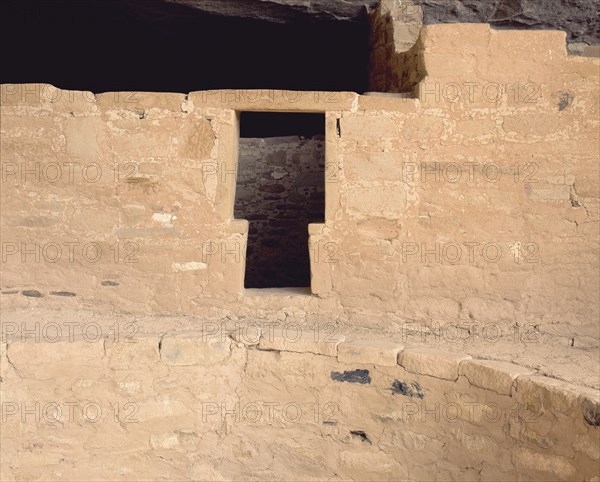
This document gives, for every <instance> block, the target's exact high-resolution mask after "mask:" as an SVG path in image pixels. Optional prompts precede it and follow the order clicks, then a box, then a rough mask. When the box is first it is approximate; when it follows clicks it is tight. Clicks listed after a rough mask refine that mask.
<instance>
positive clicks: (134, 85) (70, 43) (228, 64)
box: [0, 0, 369, 93]
mask: <svg viewBox="0 0 600 482" xmlns="http://www.w3.org/2000/svg"><path fill="white" fill-rule="evenodd" d="M0 19H1V20H0V27H1V28H0V39H1V42H2V45H3V46H4V48H3V52H2V74H0V83H25V82H29V83H51V84H53V85H55V86H57V87H60V88H62V89H72V90H90V91H92V92H95V93H99V92H108V91H155V92H181V93H187V92H191V91H196V90H205V89H289V90H304V91H310V90H324V91H355V92H364V91H366V90H367V64H368V41H369V25H368V20H367V16H366V13H365V17H364V21H356V22H342V21H335V20H329V21H328V20H319V21H314V22H311V21H310V19H307V18H299V19H298V20H297V21H294V22H292V23H290V24H285V25H283V24H276V23H271V22H266V21H260V20H252V19H240V18H233V17H218V16H210V15H207V14H202V13H200V12H198V11H197V10H195V9H191V8H187V7H184V6H181V5H176V4H169V3H167V2H163V1H162V0H144V2H143V7H142V4H140V3H138V2H131V1H130V2H125V1H98V0H85V1H81V0H71V1H65V0H56V1H47V0H8V1H4V2H2V3H1V6H0Z"/></svg>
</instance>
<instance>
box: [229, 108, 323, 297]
mask: <svg viewBox="0 0 600 482" xmlns="http://www.w3.org/2000/svg"><path fill="white" fill-rule="evenodd" d="M240 122H241V125H240V151H239V162H238V173H237V187H236V197H235V210H234V215H235V218H236V219H247V220H248V221H249V223H250V228H249V232H248V245H247V249H246V275H245V279H244V286H245V287H246V288H297V287H309V286H310V257H309V246H308V224H309V223H322V222H324V221H325V115H324V114H304V113H302V114H296V113H293V114H292V113H259V112H242V114H241V119H240Z"/></svg>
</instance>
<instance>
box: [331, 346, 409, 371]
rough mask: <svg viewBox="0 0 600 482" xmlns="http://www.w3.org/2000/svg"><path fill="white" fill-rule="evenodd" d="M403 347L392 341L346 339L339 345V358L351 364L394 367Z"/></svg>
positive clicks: (340, 360)
mask: <svg viewBox="0 0 600 482" xmlns="http://www.w3.org/2000/svg"><path fill="white" fill-rule="evenodd" d="M403 348H404V347H403V345H402V344H400V343H394V342H391V341H376V340H353V341H346V342H344V343H341V344H340V345H339V346H338V354H337V359H338V361H339V362H341V363H346V364H349V365H355V364H373V365H381V366H387V367H394V366H397V365H398V355H399V353H400V352H401V351H402V349H403Z"/></svg>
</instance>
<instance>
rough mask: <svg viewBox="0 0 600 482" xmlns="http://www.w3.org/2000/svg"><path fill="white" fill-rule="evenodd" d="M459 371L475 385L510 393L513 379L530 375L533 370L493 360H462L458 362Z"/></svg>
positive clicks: (501, 392)
mask: <svg viewBox="0 0 600 482" xmlns="http://www.w3.org/2000/svg"><path fill="white" fill-rule="evenodd" d="M459 373H460V374H461V375H463V376H465V377H466V378H467V380H469V382H470V383H471V384H472V385H475V386H476V387H481V388H486V389H488V390H494V391H495V392H497V393H500V394H502V395H510V393H511V387H512V385H513V382H514V381H515V379H516V378H517V377H518V376H519V375H530V374H531V373H533V370H529V369H527V368H524V367H521V366H519V365H515V364H513V363H506V362H499V361H493V360H464V361H463V362H461V364H460V367H459Z"/></svg>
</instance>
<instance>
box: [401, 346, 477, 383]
mask: <svg viewBox="0 0 600 482" xmlns="http://www.w3.org/2000/svg"><path fill="white" fill-rule="evenodd" d="M469 359H471V357H470V356H468V355H460V354H456V353H450V352H443V351H440V350H436V349H433V348H406V349H404V351H402V353H400V355H399V357H398V364H399V365H400V366H402V367H403V368H405V369H406V370H407V371H409V372H412V373H419V374H421V375H429V376H432V377H436V378H443V379H445V380H456V379H457V378H458V367H459V365H460V363H461V362H462V361H463V360H469Z"/></svg>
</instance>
